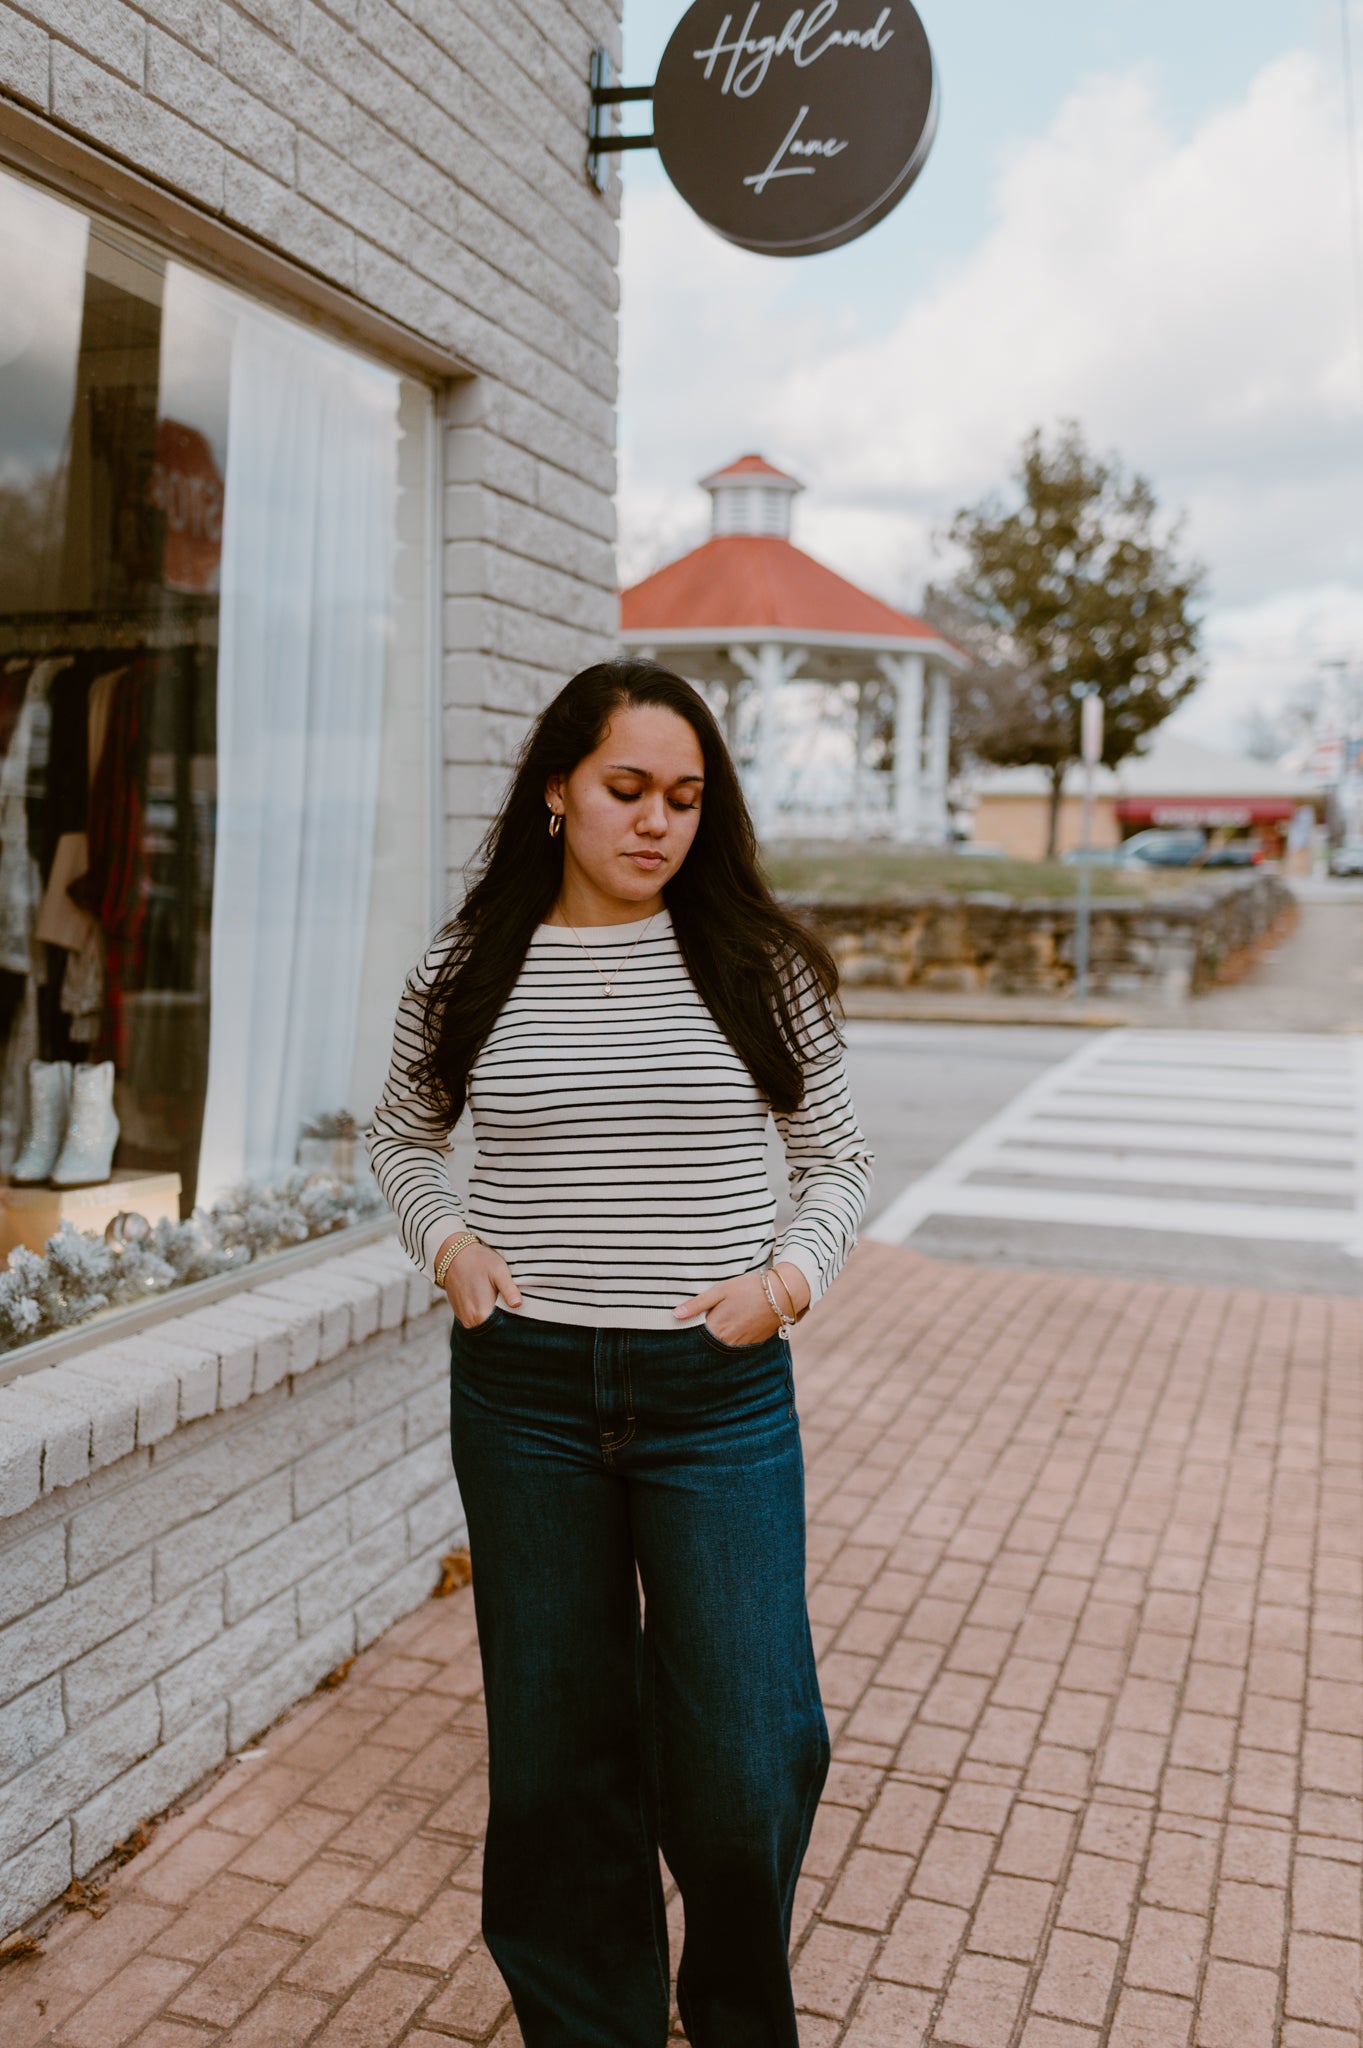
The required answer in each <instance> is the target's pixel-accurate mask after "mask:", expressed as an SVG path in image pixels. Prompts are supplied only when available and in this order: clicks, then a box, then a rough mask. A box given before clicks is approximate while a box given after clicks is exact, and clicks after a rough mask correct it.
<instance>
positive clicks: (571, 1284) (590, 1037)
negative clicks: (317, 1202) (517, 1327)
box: [366, 906, 874, 1329]
mask: <svg viewBox="0 0 1363 2048" xmlns="http://www.w3.org/2000/svg"><path fill="white" fill-rule="evenodd" d="M577 931H578V934H579V935H580V938H581V940H582V941H583V943H584V944H585V946H586V947H587V948H589V949H590V952H591V955H592V956H593V957H594V959H595V960H596V961H597V962H598V963H599V965H600V969H601V973H598V971H597V968H596V967H595V966H593V964H592V959H590V958H588V955H587V953H586V952H585V951H584V950H583V944H579V940H578V937H575V936H574V933H573V931H572V930H571V929H569V928H568V927H567V926H564V925H548V924H542V925H540V926H538V927H537V929H536V931H535V933H534V935H533V937H532V938H531V941H530V944H529V947H528V948H527V951H526V956H525V960H524V963H523V965H522V968H521V971H520V975H519V977H518V979H517V981H516V983H515V986H514V988H513V989H512V991H511V994H510V996H509V997H508V999H507V1001H506V1003H505V1004H504V1005H503V1007H502V1010H501V1012H500V1014H499V1016H498V1018H497V1021H496V1023H495V1025H494V1026H493V1028H492V1031H491V1032H490V1033H489V1035H488V1037H487V1040H486V1041H485V1043H484V1045H483V1047H482V1050H481V1051H480V1053H479V1055H478V1058H477V1061H476V1062H475V1064H474V1066H473V1069H472V1071H471V1073H470V1076H469V1087H468V1107H467V1110H466V1112H465V1113H466V1114H467V1115H470V1116H471V1118H472V1124H473V1140H474V1164H473V1170H472V1173H471V1175H470V1179H469V1194H468V1202H467V1205H466V1206H465V1207H464V1208H463V1209H462V1210H461V1208H460V1206H459V1204H458V1202H457V1199H456V1197H455V1194H454V1191H453V1189H452V1188H451V1186H450V1182H449V1177H448V1173H447V1170H446V1169H447V1163H448V1156H449V1152H450V1144H451V1133H450V1131H449V1130H448V1129H446V1128H444V1127H443V1126H442V1125H441V1123H440V1122H439V1120H438V1119H436V1118H434V1117H433V1115H432V1113H431V1110H430V1108H429V1107H428V1105H427V1104H426V1103H425V1102H424V1101H423V1100H422V1099H421V1098H420V1096H418V1095H417V1093H416V1092H415V1090H414V1089H413V1087H412V1082H411V1068H412V1064H413V1062H414V1060H415V1059H416V1058H417V1057H418V1055H419V1054H420V1051H421V1046H422V1018H423V1014H424V1012H425V1008H426V1004H427V1002H428V1000H429V996H430V992H431V989H432V986H433V984H434V980H435V976H436V973H437V971H438V969H439V967H440V965H441V963H442V961H443V959H444V957H445V951H446V947H447V945H448V941H442V940H437V941H436V942H435V943H434V944H433V945H432V946H430V947H429V948H428V949H427V951H426V952H425V954H424V955H423V956H422V958H421V960H420V961H419V962H418V963H417V965H416V967H415V968H414V969H413V970H412V972H411V974H410V975H409V976H408V977H407V984H406V988H405V990H404V992H403V996H402V1000H401V1002H400V1004H399V1006H398V1013H397V1021H396V1024H395V1027H394V1033H393V1057H392V1064H391V1066H390V1069H389V1073H388V1078H387V1081H386V1083H385V1085H384V1090H383V1096H382V1100H381V1101H380V1103H379V1105H378V1108H377V1110H376V1112H375V1115H374V1119H373V1123H372V1125H371V1126H370V1130H369V1133H368V1137H367V1141H366V1142H367V1145H368V1150H369V1157H370V1161H371V1164H372V1166H373V1169H374V1174H375V1178H376V1179H377V1181H378V1184H379V1186H380V1188H381V1189H382V1190H383V1193H384V1195H385V1197H386V1199H387V1201H388V1203H389V1205H390V1206H391V1208H392V1209H393V1211H394V1213H395V1214H396V1216H397V1219H398V1224H399V1229H400V1233H401V1237H402V1242H403V1244H404V1246H405V1247H406V1250H407V1252H408V1255H409V1256H410V1258H411V1259H412V1260H413V1261H414V1263H415V1264H416V1265H418V1266H419V1267H420V1268H421V1269H422V1271H423V1272H425V1273H426V1274H428V1275H429V1276H430V1277H431V1278H432V1279H433V1278H434V1275H435V1257H436V1253H437V1252H438V1250H439V1248H440V1246H441V1244H442V1243H443V1241H444V1240H445V1239H446V1238H447V1237H449V1236H450V1235H451V1233H452V1232H454V1231H457V1230H472V1231H475V1232H476V1233H477V1235H478V1236H479V1237H480V1238H482V1239H483V1240H484V1241H485V1242H486V1243H488V1244H490V1245H492V1246H493V1247H494V1249H495V1250H496V1251H498V1252H500V1253H501V1255H502V1257H503V1258H504V1259H505V1260H506V1262H507V1265H508V1266H509V1267H510V1269H511V1272H512V1274H513V1275H514V1277H515V1281H516V1285H517V1287H518V1288H519V1289H520V1291H521V1295H522V1297H523V1299H522V1305H521V1307H520V1309H519V1310H517V1311H515V1313H518V1314H521V1315H526V1316H531V1317H535V1318H539V1319H542V1320H549V1321H553V1322H565V1323H577V1324H587V1325H595V1326H597V1327H602V1328H612V1329H676V1328H679V1327H682V1328H684V1327H686V1324H685V1322H683V1323H681V1324H679V1323H678V1321H677V1319H676V1318H675V1316H674V1315H673V1313H672V1311H673V1310H674V1309H675V1308H676V1307H677V1306H678V1304H679V1303H681V1302H683V1301H685V1300H687V1299H688V1298H689V1297H690V1296H691V1295H693V1294H697V1293H699V1292H700V1290H701V1289H702V1288H704V1287H708V1286H710V1285H712V1284H713V1283H714V1282H716V1281H719V1280H726V1279H732V1278H733V1277H735V1276H736V1275H738V1274H741V1273H747V1272H752V1271H754V1270H756V1269H757V1268H759V1267H762V1266H765V1265H768V1264H770V1263H771V1261H772V1259H773V1258H776V1259H785V1260H789V1261H790V1262H791V1263H792V1264H793V1265H795V1266H798V1267H799V1269H800V1271H801V1272H802V1273H803V1274H804V1276H805V1278H806V1279H807V1280H808V1282H809V1286H810V1295H811V1299H812V1300H817V1299H818V1297H819V1296H820V1295H821V1294H823V1293H824V1291H825V1290H826V1289H827V1288H828V1286H829V1285H830V1284H831V1282H832V1281H833V1279H834V1278H835V1277H836V1275H837V1273H838V1271H839V1270H840V1268H841V1266H842V1264H843V1261H844V1260H845V1259H846V1257H847V1254H848V1253H849V1251H850V1250H851V1249H852V1247H853V1245H854V1244H855V1243H856V1232H857V1226H858V1224H859V1223H860V1221H861V1218H862V1216H863V1214H864V1211H865V1207H866V1198H867V1193H868V1190H869V1187H870V1182H871V1172H872V1167H873V1165H874V1154H873V1153H872V1152H871V1151H870V1150H869V1149H868V1147H867V1144H866V1140H865V1138H864V1137H863V1135H862V1132H861V1130H860V1128H859V1126H858V1123H857V1117H856V1112H855V1110H854V1108H853V1104H852V1097H851V1091H850V1089H849V1087H848V1081H847V1070H846V1065H845V1062H844V1058H843V1049H842V1042H841V1039H840V1037H839V1035H838V1031H837V1028H836V1026H835V1024H834V1023H833V1021H832V1019H831V1018H830V1017H829V1016H828V1014H827V1010H826V1008H825V1006H824V1004H823V1002H822V999H821V996H820V993H819V991H818V988H817V984H816V983H815V982H814V980H813V977H812V976H811V975H810V974H809V972H808V970H807V969H802V970H801V973H800V978H799V980H798V981H797V983H796V984H795V1001H796V1003H797V1005H798V1008H799V1012H800V1015H801V1017H802V1018H803V1020H804V1021H805V1024H806V1027H807V1030H806V1034H805V1035H806V1038H807V1042H808V1043H809V1044H810V1045H811V1047H812V1051H811V1053H810V1054H809V1056H808V1057H807V1058H806V1062H805V1069H804V1072H805V1092H804V1101H803V1103H802V1104H801V1106H800V1108H799V1109H798V1110H797V1111H796V1112H795V1113H794V1114H793V1115H791V1116H780V1115H778V1116H777V1118H776V1124H777V1128H778V1130H779V1132H780V1135H781V1139H782V1142H783V1144H784V1147H785V1154H786V1161H787V1166H788V1171H789V1179H790V1186H791V1192H792V1196H793V1199H794V1203H795V1213H794V1216H793V1217H792V1219H791V1221H790V1222H789V1223H788V1224H787V1225H786V1227H785V1228H784V1229H783V1230H782V1231H781V1232H780V1234H779V1236H778V1235H777V1234H776V1229H775V1222H776V1201H775V1197H774V1195H773V1193H772V1189H771V1186H770V1183H769V1181H768V1177H767V1169H766V1125H767V1116H768V1111H769V1104H768V1103H767V1101H766V1099H765V1097H763V1096H762V1095H761V1094H760V1092H759V1090H758V1088H757V1086H756V1084H755V1082H754V1081H753V1079H752V1076H751V1075H750V1074H749V1072H748V1070H747V1068H746V1067H745V1066H744V1065H743V1062H742V1061H741V1059H740V1058H739V1056H738V1054H737V1053H736V1052H735V1051H734V1049H733V1047H732V1046H731V1045H730V1044H729V1042H728V1040H727V1039H726V1038H725V1037H724V1034H723V1033H722V1031H721V1030H720V1028H719V1026H718V1025H717V1024H716V1023H715V1020H714V1018H713V1017H712V1016H711V1015H710V1012H709V1011H708V1010H707V1009H706V1007H705V1005H704V1004H703V1003H702V1001H701V999H700V996H699V994H698V993H697V990H696V987H695V984H694V983H693V982H692V980H691V977H690V975H689V974H688V973H687V971H686V965H685V962H684V960H683V959H682V955H681V949H680V947H679V946H678V944H677V939H676V934H675V932H674V930H673V926H672V919H671V915H670V913H669V912H668V910H667V908H666V906H664V907H663V909H662V910H660V911H658V912H657V913H656V914H655V915H654V916H653V917H652V918H651V919H647V918H640V919H638V920H637V921H636V922H634V923H632V924H616V925H598V926H581V925H580V926H578V927H577ZM631 949H632V950H631ZM626 956H628V957H626ZM617 970H618V975H617V978H616V979H615V980H614V982H613V984H612V989H611V994H610V996H609V997H607V996H605V994H604V991H603V987H602V975H603V974H604V975H605V976H606V977H607V978H610V977H611V976H612V975H613V974H616V972H617ZM692 1320H694V1321H696V1322H699V1321H701V1320H702V1318H701V1317H699V1316H697V1317H695V1318H693V1319H692Z"/></svg>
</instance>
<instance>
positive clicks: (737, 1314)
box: [672, 1260, 809, 1344]
mask: <svg viewBox="0 0 1363 2048" xmlns="http://www.w3.org/2000/svg"><path fill="white" fill-rule="evenodd" d="M775 1271H776V1274H777V1278H776V1280H774V1281H773V1283H772V1293H773V1294H774V1295H775V1296H776V1299H777V1300H778V1301H779V1302H781V1303H782V1305H783V1306H784V1296H783V1295H782V1292H781V1282H782V1281H784V1282H785V1284H786V1286H787V1288H788V1289H789V1290H790V1294H791V1298H792V1300H793V1301H794V1304H795V1308H796V1310H797V1312H798V1311H800V1310H803V1309H805V1308H807V1307H808V1306H809V1282H808V1280H806V1278H805V1276H804V1274H803V1273H802V1272H801V1271H800V1269H799V1267H798V1266H793V1265H791V1264H790V1263H789V1262H788V1261H786V1260H782V1261H781V1262H780V1263H779V1264H778V1265H777V1267H776V1268H775ZM672 1313H673V1315H674V1316H675V1317H676V1318H677V1321H678V1322H682V1321H683V1320H684V1319H685V1318H686V1317H688V1316H697V1315H702V1314H703V1315H704V1317H705V1326H706V1328H707V1329H708V1330H712V1331H713V1332H714V1334H715V1336H716V1337H718V1339H719V1341H720V1343H721V1344H760V1343H761V1342H762V1339H763V1338H764V1337H770V1336H771V1335H772V1333H773V1331H774V1330H776V1329H777V1328H779V1322H778V1319H777V1317H776V1316H774V1315H773V1314H772V1310H771V1303H770V1302H769V1301H768V1300H767V1293H766V1289H765V1288H764V1287H763V1285H762V1275H761V1273H740V1274H738V1276H737V1277H736V1278H735V1279H733V1280H718V1281H716V1283H715V1285H714V1286H713V1287H703V1288H702V1289H701V1291H700V1293H699V1294H693V1295H692V1296H691V1299H690V1300H689V1301H683V1302H680V1303H679V1304H678V1306H677V1307H676V1308H675V1309H673V1311H672Z"/></svg>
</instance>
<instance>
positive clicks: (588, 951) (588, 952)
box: [564, 910, 658, 996]
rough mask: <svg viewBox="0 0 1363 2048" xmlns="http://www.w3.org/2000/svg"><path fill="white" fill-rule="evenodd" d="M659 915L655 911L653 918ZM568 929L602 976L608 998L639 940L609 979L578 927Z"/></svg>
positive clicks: (641, 935) (604, 992)
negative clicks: (602, 971) (613, 983)
mask: <svg viewBox="0 0 1363 2048" xmlns="http://www.w3.org/2000/svg"><path fill="white" fill-rule="evenodd" d="M657 915H658V913H657V911H656V910H655V911H654V913H653V917H656V916H657ZM653 917H651V918H650V919H649V920H648V924H646V925H645V926H644V931H642V932H640V934H639V939H642V938H643V936H644V932H646V931H647V930H648V925H650V924H652V922H653ZM564 922H565V924H566V923H567V919H566V918H565V919H564ZM568 929H569V931H570V932H571V933H572V935H573V937H574V938H575V939H576V940H577V943H578V945H579V946H581V948H582V950H583V952H584V953H585V954H586V955H587V958H588V959H589V960H590V961H591V963H592V966H593V967H595V969H596V971H597V973H598V974H599V975H600V976H601V992H602V994H603V995H607V996H608V995H609V994H610V992H611V983H612V982H614V981H618V980H619V979H620V976H621V975H622V974H623V973H624V971H625V969H626V967H628V965H629V962H630V955H631V954H632V953H633V951H634V946H637V945H638V943H639V939H636V940H635V941H634V946H631V947H630V949H629V952H628V953H626V955H625V957H624V959H623V960H622V961H621V962H620V965H619V966H618V967H617V968H616V969H615V972H614V973H613V974H611V975H610V976H609V977H608V976H606V975H604V974H602V973H601V964H600V962H599V961H598V960H597V959H596V956H595V955H594V954H593V952H592V950H591V948H590V947H589V946H588V944H587V942H586V940H585V939H584V938H583V937H582V934H581V933H580V932H579V931H578V929H577V927H576V926H575V925H571V924H570V925H568Z"/></svg>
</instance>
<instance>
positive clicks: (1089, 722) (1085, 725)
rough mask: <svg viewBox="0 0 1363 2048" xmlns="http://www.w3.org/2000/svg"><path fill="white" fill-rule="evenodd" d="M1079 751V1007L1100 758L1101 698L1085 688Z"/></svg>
mask: <svg viewBox="0 0 1363 2048" xmlns="http://www.w3.org/2000/svg"><path fill="white" fill-rule="evenodd" d="M1079 751H1080V755H1081V758H1082V761H1083V767H1084V797H1083V813H1082V817H1081V820H1080V825H1079V900H1078V904H1077V907H1076V910H1075V917H1074V999H1075V1001H1076V1003H1078V1005H1079V1007H1080V1009H1082V1008H1083V1006H1084V1004H1085V1003H1086V1002H1087V1001H1088V992H1089V935H1090V930H1091V927H1092V923H1093V870H1092V867H1091V865H1090V860H1089V856H1090V854H1091V853H1092V850H1093V797H1094V780H1095V776H1096V772H1097V768H1098V763H1099V762H1100V761H1101V760H1102V758H1103V700H1102V698H1101V697H1100V696H1099V695H1098V692H1097V691H1096V690H1094V689H1090V690H1087V691H1086V692H1085V693H1084V696H1083V697H1082V699H1081V700H1080V705H1079Z"/></svg>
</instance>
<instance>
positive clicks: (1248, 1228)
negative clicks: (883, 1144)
mask: <svg viewBox="0 0 1363 2048" xmlns="http://www.w3.org/2000/svg"><path fill="white" fill-rule="evenodd" d="M1094 1182H1102V1183H1106V1184H1107V1187H1106V1188H1104V1189H1099V1188H1096V1187H1094V1186H1093V1183H1094ZM1156 1190H1158V1192H1155V1191H1156ZM1288 1195H1300V1196H1303V1197H1309V1196H1316V1197H1318V1198H1323V1199H1319V1200H1317V1201H1314V1202H1312V1201H1307V1200H1303V1201H1301V1202H1295V1203H1294V1202H1288V1201H1284V1200H1283V1199H1282V1197H1284V1196H1288ZM929 1216H962V1217H965V1216H969V1217H976V1218H982V1219H992V1220H994V1221H997V1222H1040V1223H1059V1224H1067V1225H1080V1226H1084V1227H1086V1228H1099V1229H1113V1230H1144V1231H1162V1232H1175V1233H1177V1234H1179V1235H1184V1236H1192V1237H1221V1238H1242V1239H1245V1238H1248V1239H1254V1238H1258V1239H1265V1240H1268V1239H1273V1240H1277V1241H1279V1242H1285V1243H1289V1242H1290V1243H1298V1244H1318V1245H1331V1246H1342V1247H1344V1248H1345V1249H1346V1250H1348V1251H1350V1252H1353V1253H1355V1254H1356V1255H1357V1256H1360V1257H1363V1040H1360V1041H1359V1042H1358V1043H1356V1044H1355V1043H1348V1042H1345V1043H1341V1042H1340V1041H1339V1040H1336V1039H1327V1038H1325V1037H1323V1036H1321V1037H1315V1038H1313V1037H1310V1036H1308V1035H1306V1034H1301V1035H1288V1034H1284V1033H1267V1034H1262V1035H1255V1036H1253V1037H1244V1036H1242V1035H1241V1034H1239V1033H1232V1032H1205V1033H1183V1032H1172V1033H1169V1034H1167V1035H1166V1034H1163V1033H1159V1032H1150V1031H1140V1030H1120V1031H1114V1032H1109V1033H1106V1034H1104V1035H1103V1036H1102V1037H1098V1038H1094V1039H1091V1040H1090V1041H1089V1042H1088V1043H1087V1044H1085V1045H1083V1046H1081V1047H1080V1048H1079V1050H1078V1051H1077V1052H1075V1053H1073V1054H1072V1055H1071V1056H1070V1057H1069V1058H1068V1059H1066V1060H1063V1061H1061V1062H1060V1064H1059V1065H1057V1066H1055V1067H1053V1068H1051V1069H1050V1070H1049V1071H1048V1072H1046V1073H1044V1074H1042V1075H1040V1076H1038V1077H1037V1079H1036V1080H1034V1081H1032V1082H1031V1083H1030V1084H1029V1085H1028V1086H1027V1087H1026V1088H1024V1089H1023V1090H1022V1091H1021V1093H1020V1094H1018V1095H1017V1096H1016V1097H1015V1098H1014V1099H1013V1101H1012V1102H1010V1103H1009V1104H1007V1106H1006V1107H1005V1108H1004V1109H1003V1110H1001V1111H1000V1112H999V1113H998V1114H997V1115H996V1116H994V1117H992V1118H990V1119H989V1120H988V1121H987V1122H985V1123H984V1124H982V1125H981V1126H980V1128H979V1129H978V1130H976V1131H974V1132H973V1133H972V1134H971V1135H970V1137H968V1138H967V1139H966V1140H965V1141H964V1143H963V1144H961V1145H958V1146H957V1147H956V1148H955V1150H954V1151H952V1152H951V1153H949V1154H948V1155H947V1157H946V1158H945V1159H943V1160H941V1161H939V1163H938V1164H937V1165H936V1166H935V1167H933V1168H932V1169H931V1170H930V1171H929V1172H928V1173H926V1174H924V1175H922V1176H921V1178H920V1179H918V1180H916V1181H914V1182H912V1183H911V1184H910V1185H909V1186H908V1187H906V1188H905V1189H903V1191H902V1192H901V1193H900V1194H899V1195H898V1196H897V1197H896V1198H895V1199H894V1200H893V1201H892V1202H890V1203H889V1205H888V1206H887V1207H886V1208H885V1209H884V1210H883V1211H882V1212H881V1214H880V1215H879V1216H877V1217H876V1218H875V1219H874V1221H873V1222H872V1223H871V1225H870V1226H869V1228H868V1229H867V1230H866V1231H865V1233H864V1234H865V1235H866V1236H869V1237H873V1238H878V1239H881V1240H883V1241H886V1242H889V1243H892V1244H902V1243H903V1242H904V1240H905V1239H906V1238H908V1237H910V1236H911V1235H912V1234H913V1232H914V1231H915V1230H917V1229H918V1228H919V1226H920V1225H921V1224H922V1223H923V1222H925V1221H926V1219H927V1218H928V1217H929Z"/></svg>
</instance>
